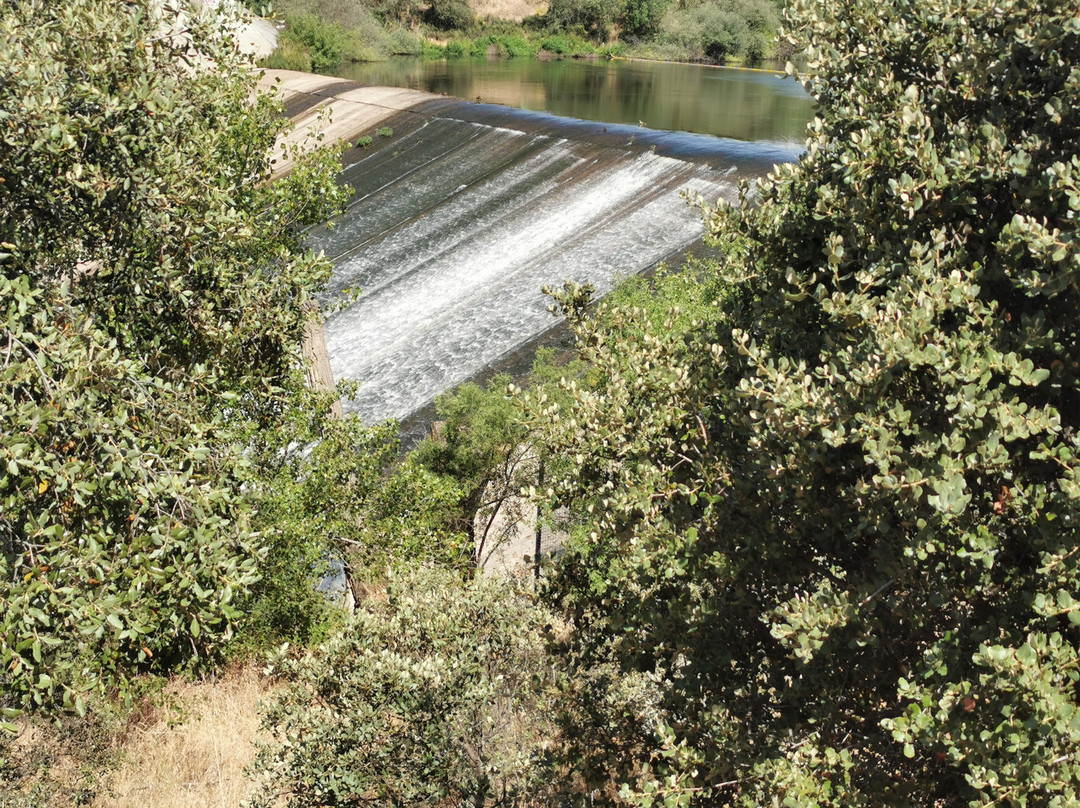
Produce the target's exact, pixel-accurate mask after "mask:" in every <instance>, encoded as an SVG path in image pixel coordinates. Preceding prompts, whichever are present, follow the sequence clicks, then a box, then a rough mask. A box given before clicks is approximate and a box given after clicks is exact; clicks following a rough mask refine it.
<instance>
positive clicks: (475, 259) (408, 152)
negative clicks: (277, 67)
mask: <svg viewBox="0 0 1080 808" xmlns="http://www.w3.org/2000/svg"><path fill="white" fill-rule="evenodd" d="M264 83H274V84H276V86H278V87H279V88H280V89H281V92H282V97H283V100H284V102H285V106H286V111H287V113H288V114H289V115H290V116H291V117H292V118H293V119H294V120H295V121H297V123H298V124H299V127H298V128H299V129H303V128H304V127H307V126H310V125H311V124H313V123H314V122H315V121H316V119H317V118H318V116H319V112H320V110H325V109H326V107H328V106H330V107H331V108H332V119H331V122H330V123H328V124H324V126H323V129H324V132H325V137H326V138H327V139H335V140H340V141H344V142H347V143H356V142H357V140H358V138H362V137H370V138H371V144H370V145H368V146H364V147H355V148H351V149H349V150H348V151H347V152H346V154H345V156H344V163H345V168H344V170H343V172H342V175H341V179H342V181H343V182H345V183H348V184H349V185H351V186H353V188H354V189H355V196H354V197H353V201H352V203H351V205H350V207H349V209H348V210H347V211H346V213H345V214H344V215H343V216H341V217H340V218H339V220H338V221H337V222H336V223H334V225H333V226H331V227H327V228H320V229H319V230H317V231H315V232H313V233H312V234H311V243H312V245H313V246H314V247H315V248H317V249H322V250H324V251H325V252H326V254H327V255H328V256H330V257H331V258H332V259H333V260H334V262H335V266H336V270H335V273H334V278H333V280H332V282H331V284H330V286H329V288H328V290H327V294H326V297H327V300H325V301H324V306H327V305H329V306H330V307H331V308H333V306H334V303H335V302H337V303H338V308H337V310H336V311H334V313H333V314H331V315H330V316H329V317H328V318H327V323H326V341H327V346H328V349H329V352H330V362H331V365H332V367H333V370H334V374H335V376H336V377H337V378H339V379H341V378H347V379H353V380H356V381H358V382H359V383H360V389H359V393H358V395H357V397H356V398H355V399H354V400H352V401H349V402H346V405H345V406H346V409H347V410H352V411H356V412H358V413H359V414H360V415H361V416H362V417H363V418H364V420H366V421H375V420H379V419H382V418H387V417H394V418H405V417H407V416H408V415H409V414H411V413H413V412H414V411H416V410H417V409H419V408H421V407H423V406H424V405H425V404H427V403H429V402H430V401H431V400H432V399H433V398H434V397H435V396H436V395H438V394H439V393H441V392H442V391H443V390H445V389H447V388H449V387H452V386H454V385H455V384H458V383H460V382H462V381H464V380H466V379H468V378H470V377H471V376H473V375H475V374H477V373H478V372H481V371H482V370H483V369H484V368H486V367H488V366H490V365H491V364H493V363H496V362H498V361H499V360H500V358H501V357H503V356H505V355H507V354H508V353H509V352H512V351H514V350H515V349H517V348H518V347H519V346H521V345H522V344H523V343H526V342H528V341H530V340H532V339H533V338H535V337H536V336H537V335H539V334H540V333H542V332H543V331H545V330H546V329H548V328H550V327H551V326H552V325H553V324H554V320H553V318H552V317H551V315H550V314H549V313H548V312H547V301H546V299H545V298H544V296H543V295H542V294H541V292H540V289H541V287H542V286H544V285H545V284H548V285H561V284H562V282H563V281H564V280H565V279H572V280H575V281H578V282H581V283H590V284H592V285H593V286H594V287H595V288H596V289H597V291H598V292H600V293H604V292H606V291H608V290H610V288H611V287H612V285H613V283H614V282H615V280H616V279H617V278H618V277H620V276H629V275H632V274H635V273H638V272H641V271H643V270H645V269H647V268H649V267H651V266H653V265H654V264H656V263H657V262H659V261H662V260H664V259H665V258H668V257H669V256H671V255H673V254H674V253H676V252H678V251H679V250H681V249H683V248H685V247H687V246H688V245H689V244H691V243H692V242H694V241H695V240H696V239H698V238H699V237H700V235H701V231H702V228H701V224H700V221H699V220H698V217H697V214H696V213H695V211H694V210H692V209H691V208H690V207H689V206H688V205H687V204H686V201H685V199H684V198H683V195H682V194H683V192H689V193H690V194H692V195H697V194H700V195H702V196H704V197H706V198H708V199H710V200H715V199H717V198H723V199H726V200H729V201H734V199H735V198H736V194H737V184H738V181H739V179H742V178H750V177H754V176H760V174H761V173H763V171H764V170H766V169H767V168H768V167H769V166H771V164H772V163H774V162H780V161H783V160H788V159H791V158H792V157H793V156H794V154H793V151H792V148H793V147H792V146H790V145H787V144H775V145H773V144H746V143H741V142H736V141H726V140H723V139H720V138H710V137H703V136H697V135H685V134H682V133H670V132H652V131H650V130H647V129H643V128H639V127H628V126H606V127H605V126H603V125H602V124H592V123H587V122H583V121H576V120H570V119H559V118H554V117H552V116H547V115H543V114H537V113H529V112H523V111H520V110H513V109H509V108H505V107H496V106H492V105H485V104H471V103H468V102H464V101H458V100H454V99H446V98H442V97H439V96H433V95H430V94H427V93H421V92H417V91H411V90H404V89H390V88H380V87H363V86H360V85H357V84H355V83H352V82H347V81H341V80H336V79H327V78H325V77H320V76H308V75H305V74H298V73H287V72H284V71H270V72H268V75H267V77H266V78H265V79H264ZM380 127H390V129H392V130H393V133H392V134H385V130H384V134H382V135H380V134H379V133H378V131H377V130H378V129H379V128H380ZM355 288H359V290H360V292H361V294H360V297H359V298H358V299H357V300H356V301H355V302H348V301H349V300H350V298H349V297H348V294H349V290H351V289H355ZM343 301H344V302H343Z"/></svg>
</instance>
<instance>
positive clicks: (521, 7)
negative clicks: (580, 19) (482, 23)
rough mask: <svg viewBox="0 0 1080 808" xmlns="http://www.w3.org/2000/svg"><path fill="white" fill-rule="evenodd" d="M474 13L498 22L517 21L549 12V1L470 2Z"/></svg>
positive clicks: (500, 0) (480, 0)
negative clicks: (542, 12) (541, 12)
mask: <svg viewBox="0 0 1080 808" xmlns="http://www.w3.org/2000/svg"><path fill="white" fill-rule="evenodd" d="M469 7H470V8H471V9H472V10H473V13H474V14H475V15H476V16H477V17H479V18H480V19H483V18H484V17H492V18H494V19H497V20H516V21H518V22H520V21H521V20H523V19H524V18H525V17H531V16H532V15H533V14H538V13H540V11H546V10H547V0H542V2H537V0H469Z"/></svg>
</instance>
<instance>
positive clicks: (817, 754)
mask: <svg viewBox="0 0 1080 808" xmlns="http://www.w3.org/2000/svg"><path fill="white" fill-rule="evenodd" d="M1078 13H1080V4H1077V3H1076V2H1067V3H1049V2H1043V1H1042V0H1005V1H1004V2H1001V3H996V4H994V5H993V6H988V5H986V4H984V3H981V2H976V1H975V0H919V2H914V1H913V0H891V2H886V3H877V2H875V3H871V2H868V0H859V1H858V2H840V0H825V1H824V2H796V3H794V4H793V6H792V11H791V15H792V16H791V20H792V23H793V25H794V26H795V27H796V28H797V30H798V31H799V33H800V34H801V35H802V36H803V37H804V38H805V41H806V42H807V43H808V47H807V54H808V57H809V64H808V76H807V77H806V78H805V79H804V81H805V84H806V86H807V88H808V89H809V90H810V92H811V93H812V94H813V95H814V97H815V99H816V100H817V102H818V104H819V112H818V115H817V117H816V118H815V120H814V121H813V122H812V124H811V126H810V129H809V133H808V141H807V150H806V152H805V154H804V155H803V156H802V157H801V158H800V160H799V161H798V162H797V163H796V164H794V165H790V166H781V167H779V168H777V169H775V170H774V171H773V173H771V174H770V175H769V177H768V178H767V179H766V180H765V181H763V182H762V183H760V185H759V186H758V188H757V189H756V196H755V199H756V205H755V206H754V207H753V208H735V209H724V208H710V207H706V217H707V225H708V229H709V232H710V233H711V235H712V236H713V238H714V239H715V240H716V242H717V243H719V244H721V245H723V246H724V247H725V248H726V251H727V258H726V260H725V261H724V262H722V269H721V272H722V274H723V280H724V281H725V282H726V283H727V284H728V286H729V288H730V290H731V291H730V299H729V300H728V302H727V304H726V307H725V315H724V317H722V318H721V321H720V325H718V326H717V325H711V324H709V325H707V326H705V327H701V328H697V329H689V330H686V331H680V330H678V329H665V328H657V327H656V326H655V325H653V324H651V323H648V322H644V323H643V322H641V317H640V316H638V315H636V314H635V313H633V312H632V311H614V312H609V313H608V314H607V316H606V317H605V318H604V319H602V320H594V319H590V318H589V317H588V316H587V314H586V310H585V307H584V303H585V300H584V299H583V297H582V295H581V294H580V293H578V292H577V291H576V290H573V289H568V290H567V291H566V292H564V293H563V294H562V295H561V298H560V300H561V303H562V305H563V306H564V308H565V310H566V312H567V315H568V317H569V319H570V322H571V325H572V326H573V327H574V328H575V330H576V332H577V334H578V336H579V340H580V344H581V350H582V352H583V354H584V355H585V357H586V358H588V359H590V360H591V361H592V362H593V363H594V364H596V365H597V366H599V367H602V368H606V369H608V371H609V373H608V375H609V381H608V382H607V383H606V384H605V385H602V386H601V388H600V389H598V390H595V391H589V392H582V393H580V394H579V395H578V396H577V397H576V400H575V402H574V404H573V405H572V406H571V407H570V408H569V409H565V410H563V411H562V412H560V413H559V415H560V418H559V420H558V422H557V423H556V422H555V421H554V420H553V419H551V418H550V417H549V418H548V419H547V420H548V422H549V424H551V433H550V434H551V435H552V439H553V440H554V441H556V442H557V448H558V450H559V454H560V456H561V457H562V458H563V460H562V462H563V463H564V464H565V465H564V467H563V468H564V473H563V475H562V477H561V479H560V480H559V488H560V490H561V492H562V495H563V498H564V500H565V501H568V502H570V503H571V504H573V505H575V506H576V507H577V508H578V512H579V513H581V514H582V515H583V518H584V519H586V520H587V522H586V523H587V528H586V530H585V535H584V537H583V539H582V540H581V541H579V542H578V543H577V544H576V546H574V547H572V548H571V550H570V552H569V553H568V555H567V561H566V563H565V564H564V565H563V567H562V573H561V578H560V579H559V580H557V581H555V582H554V586H553V590H552V596H553V597H554V598H555V599H556V602H558V603H559V604H561V605H562V607H563V608H565V609H567V610H568V613H569V614H570V615H571V616H572V617H573V619H574V621H575V622H576V625H577V627H578V633H577V652H576V653H577V655H578V657H577V658H578V660H579V664H580V665H582V666H586V667H588V666H591V665H595V664H597V662H598V661H604V660H612V661H614V662H615V663H616V664H617V666H618V668H619V669H620V670H622V671H624V672H627V673H637V674H639V675H642V676H646V677H647V678H650V679H651V680H652V681H653V682H654V683H655V690H656V693H657V703H658V705H659V710H658V711H656V712H651V713H650V712H648V711H635V710H630V711H628V714H627V715H626V716H624V717H622V718H621V719H620V720H621V721H622V724H623V726H625V727H626V730H627V731H626V734H625V736H624V737H627V738H631V739H632V738H635V737H637V738H640V737H645V738H651V739H652V740H651V742H644V741H643V742H642V745H640V746H638V747H631V748H628V749H625V754H624V756H623V757H622V758H619V759H618V760H617V761H616V763H617V767H616V768H615V770H614V772H611V771H610V770H607V771H605V770H600V771H598V772H597V775H596V776H597V777H604V776H609V775H610V776H614V777H617V778H619V779H621V780H622V781H623V783H624V784H625V785H624V790H623V794H622V797H623V799H624V800H626V801H629V802H631V803H633V804H639V805H718V804H760V803H763V802H766V801H775V802H778V803H785V804H828V805H863V804H865V805H880V804H919V805H961V804H986V803H992V802H993V803H997V802H1000V803H1002V804H1006V803H1007V804H1014V805H1020V804H1028V805H1031V804H1039V805H1057V804H1070V803H1071V802H1074V801H1075V800H1076V799H1077V798H1078V793H1080V770H1078V769H1077V768H1076V766H1075V762H1074V761H1075V756H1076V754H1077V750H1078V749H1080V734H1078V730H1077V726H1078V725H1080V722H1077V715H1078V710H1080V702H1078V699H1077V681H1078V676H1080V674H1078V663H1080V629H1078V628H1077V623H1078V622H1080V610H1078V609H1077V607H1076V600H1075V599H1076V596H1077V594H1078V593H1080V575H1078V571H1077V534H1076V529H1077V528H1076V524H1077V519H1078V518H1080V513H1078V504H1077V503H1078V501H1080V486H1078V481H1077V476H1076V456H1077V452H1078V449H1080V446H1078V441H1080V438H1078V433H1077V427H1078V426H1080V424H1078V419H1080V382H1078V375H1077V374H1078V371H1080V348H1078V345H1080V343H1078V341H1077V329H1078V322H1077V314H1076V313H1077V311H1080V295H1078V291H1080V290H1078V277H1080V275H1078V267H1080V250H1078V244H1077V228H1076V219H1075V215H1076V214H1075V212H1076V211H1077V210H1080V189H1078V187H1077V177H1078V174H1080V149H1078V146H1080V115H1078V113H1077V111H1076V110H1077V109H1078V102H1080V98H1078V91H1080V83H1078V82H1077V81H1076V72H1075V65H1076V64H1077V63H1078V58H1080V21H1078ZM632 333H639V334H640V336H636V337H635V338H634V339H628V338H627V336H626V335H627V334H632ZM589 512H591V513H592V516H589V515H588V514H589ZM601 696H602V694H601ZM601 701H602V698H600V697H596V703H600V702H601ZM609 719H610V716H600V717H599V718H597V719H596V720H597V721H602V720H609ZM594 726H596V725H595V724H594ZM590 732H591V727H590V726H589V725H585V724H582V725H580V726H579V727H578V728H577V736H576V737H577V739H578V741H577V744H576V745H575V746H572V748H571V750H570V753H571V754H572V755H574V754H576V755H577V756H578V757H579V758H581V759H585V760H592V761H595V760H597V759H601V760H602V759H603V750H602V749H600V748H598V744H597V742H596V741H594V740H593V738H591V737H590ZM635 733H636V734H635ZM593 734H594V735H596V734H598V733H593Z"/></svg>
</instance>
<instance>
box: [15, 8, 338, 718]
mask: <svg viewBox="0 0 1080 808" xmlns="http://www.w3.org/2000/svg"><path fill="white" fill-rule="evenodd" d="M220 23H221V20H220V19H219V18H218V17H217V16H216V15H215V14H213V13H210V12H207V13H202V12H201V11H200V10H198V8H196V7H186V6H185V7H184V8H183V9H175V8H173V7H171V6H161V5H159V4H157V3H153V2H132V3H127V4H121V5H119V6H117V5H116V4H113V3H105V2H95V0H65V2H62V3H61V2H53V1H52V0H26V1H25V2H17V3H9V4H6V5H5V6H4V9H3V11H0V242H2V243H3V248H2V250H0V252H2V255H0V269H2V271H3V276H2V278H0V290H2V294H0V300H2V301H3V303H2V304H0V305H2V307H3V308H2V311H3V317H4V320H3V333H2V334H0V351H2V352H3V353H2V356H3V359H2V361H0V380H2V387H3V392H4V395H3V396H2V397H0V422H2V424H3V426H2V429H0V601H2V603H3V608H2V611H0V685H2V693H3V695H2V696H0V707H2V708H3V709H4V710H5V711H6V713H11V712H17V711H19V710H22V709H27V708H30V709H46V710H50V709H56V708H59V707H61V706H63V707H67V708H74V709H75V710H78V711H82V710H83V709H85V698H84V697H85V695H86V693H87V692H88V691H98V692H103V691H106V690H110V689H112V688H114V687H116V686H118V685H121V684H122V683H123V682H124V680H125V679H126V678H127V677H128V676H130V675H131V674H132V673H133V672H135V671H137V670H140V669H145V668H149V667H153V666H158V667H162V668H167V667H169V666H171V665H173V664H175V663H177V662H178V661H181V660H184V659H187V658H190V657H192V656H199V655H202V654H204V653H205V652H206V651H208V650H209V649H211V648H212V647H214V645H215V644H216V643H218V642H219V641H220V640H221V639H222V638H223V637H227V636H228V635H229V633H230V632H231V630H232V625H233V623H234V621H235V620H236V619H237V618H238V617H239V612H238V610H237V609H236V606H235V599H236V598H237V597H238V596H239V594H240V593H242V592H243V591H245V590H246V589H247V588H248V587H249V586H250V585H251V584H252V582H253V581H254V580H255V579H256V578H257V576H258V563H259V559H260V556H261V554H262V552H263V551H262V548H261V546H260V542H259V541H258V537H257V535H256V534H254V533H253V532H252V529H251V525H250V520H249V516H250V507H251V494H250V492H246V491H245V487H244V483H245V481H246V480H248V479H249V478H250V476H251V473H252V471H251V468H250V463H249V462H248V460H247V458H246V457H245V453H244V451H243V441H245V440H246V439H248V438H249V437H250V435H251V434H252V432H253V431H254V430H258V429H273V427H274V424H275V423H276V422H277V419H278V418H280V416H281V414H282V413H283V412H284V410H285V407H286V400H285V396H284V392H285V391H286V390H287V389H289V388H290V387H296V386H299V385H300V384H302V382H301V378H302V376H301V372H300V360H299V344H300V340H301V336H302V334H303V329H304V321H305V314H304V306H305V302H306V301H307V299H308V297H309V295H310V292H311V290H312V288H313V287H315V286H316V285H318V284H319V283H320V282H321V281H322V280H323V279H324V278H325V277H326V276H327V273H328V272H329V266H328V263H327V262H326V261H324V260H322V259H321V258H319V257H317V256H314V255H310V254H306V253H304V251H303V249H302V246H301V245H302V234H301V231H302V229H303V228H304V227H305V226H307V225H310V224H312V223H314V222H317V221H321V220H322V219H324V218H325V217H326V216H327V215H328V213H329V212H330V211H331V210H332V209H334V208H335V207H336V206H337V205H338V204H339V203H340V201H341V199H342V192H341V191H340V190H338V189H337V187H336V185H335V183H334V176H335V173H336V172H335V162H336V161H335V160H334V158H333V155H332V154H327V155H323V156H318V157H314V158H312V159H309V160H307V161H306V162H302V163H301V164H300V165H299V166H298V168H297V169H296V170H294V171H293V172H292V173H291V174H290V175H289V176H288V177H287V178H285V179H283V180H278V181H276V182H271V181H270V179H271V172H272V170H273V164H272V156H273V155H272V150H273V148H274V143H275V138H276V137H277V135H278V133H279V132H280V131H281V130H282V127H283V126H284V121H283V118H282V116H281V114H280V112H279V110H278V107H277V105H276V104H275V103H274V102H273V101H271V100H270V99H268V98H266V97H263V96H257V95H256V94H255V91H254V90H255V87H254V81H255V77H254V75H253V74H252V73H251V71H250V68H249V66H248V65H247V64H246V63H245V62H244V61H243V59H242V58H241V57H240V55H239V53H238V52H237V50H236V48H235V45H234V43H233V42H232V40H231V39H230V38H229V36H228V35H227V34H226V33H223V30H224V29H223V28H222V27H221V25H220Z"/></svg>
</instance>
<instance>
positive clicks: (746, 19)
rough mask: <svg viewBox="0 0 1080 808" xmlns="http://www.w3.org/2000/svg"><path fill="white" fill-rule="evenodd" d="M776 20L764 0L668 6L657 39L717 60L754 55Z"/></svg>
mask: <svg viewBox="0 0 1080 808" xmlns="http://www.w3.org/2000/svg"><path fill="white" fill-rule="evenodd" d="M778 24H779V21H778V20H777V18H776V14H775V12H774V11H773V9H772V7H771V6H770V4H769V3H768V2H767V0H721V1H720V2H713V3H702V4H699V5H696V6H690V7H686V8H683V7H670V8H668V10H667V11H666V13H665V14H664V15H663V17H662V19H661V21H660V25H659V32H658V34H657V40H658V42H659V43H660V44H668V45H673V46H675V47H677V48H679V49H681V51H682V52H683V53H684V54H685V55H686V57H688V58H696V59H700V58H707V59H710V60H712V61H717V62H722V61H724V60H726V59H729V58H732V57H737V56H745V57H746V58H747V59H755V58H760V56H761V55H762V54H763V53H764V51H765V44H766V42H767V41H768V40H771V39H772V38H773V37H774V36H775V34H776V29H777V26H778Z"/></svg>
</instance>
